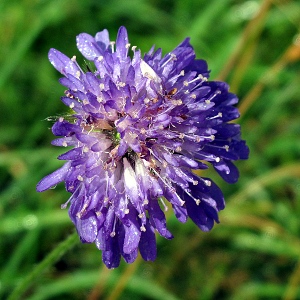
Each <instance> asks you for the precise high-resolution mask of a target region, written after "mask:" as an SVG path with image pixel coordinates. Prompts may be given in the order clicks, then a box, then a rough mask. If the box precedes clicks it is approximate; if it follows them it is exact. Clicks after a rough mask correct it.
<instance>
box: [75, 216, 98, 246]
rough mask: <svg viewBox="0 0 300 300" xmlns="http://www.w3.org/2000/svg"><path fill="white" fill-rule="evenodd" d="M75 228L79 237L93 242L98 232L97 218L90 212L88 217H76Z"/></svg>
mask: <svg viewBox="0 0 300 300" xmlns="http://www.w3.org/2000/svg"><path fill="white" fill-rule="evenodd" d="M76 228H77V231H78V234H79V235H80V237H81V239H82V240H84V241H85V242H87V243H93V242H94V241H95V239H96V237H97V234H98V227H97V219H96V217H95V215H94V214H92V213H90V214H89V217H86V216H85V217H84V218H83V219H81V218H76Z"/></svg>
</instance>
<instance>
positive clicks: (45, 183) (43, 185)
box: [36, 163, 70, 192]
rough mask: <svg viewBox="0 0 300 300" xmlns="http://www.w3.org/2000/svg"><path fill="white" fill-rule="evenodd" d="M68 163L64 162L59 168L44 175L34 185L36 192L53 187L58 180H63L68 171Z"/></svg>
mask: <svg viewBox="0 0 300 300" xmlns="http://www.w3.org/2000/svg"><path fill="white" fill-rule="evenodd" d="M69 168H70V163H66V164H64V165H63V166H62V167H61V168H60V169H58V170H56V171H54V172H53V173H51V174H49V175H47V176H46V177H44V178H43V179H42V180H41V181H40V182H39V183H38V184H37V186H36V190H37V191H38V192H43V191H45V190H48V189H50V188H51V187H54V186H55V185H57V184H58V183H59V182H61V181H63V180H65V178H66V175H67V173H68V171H69Z"/></svg>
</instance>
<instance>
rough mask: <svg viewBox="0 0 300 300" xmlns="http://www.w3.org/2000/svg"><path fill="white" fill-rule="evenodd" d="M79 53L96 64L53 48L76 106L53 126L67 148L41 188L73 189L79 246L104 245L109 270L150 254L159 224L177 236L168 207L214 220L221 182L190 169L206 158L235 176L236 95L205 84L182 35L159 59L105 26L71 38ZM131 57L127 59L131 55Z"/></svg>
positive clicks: (238, 146) (238, 151) (207, 222)
mask: <svg viewBox="0 0 300 300" xmlns="http://www.w3.org/2000/svg"><path fill="white" fill-rule="evenodd" d="M77 47H78V49H79V51H80V52H81V53H82V55H83V56H84V57H85V58H86V59H87V60H88V61H91V62H93V63H94V66H95V67H94V68H95V70H91V67H89V66H88V65H87V66H86V68H87V71H86V72H85V71H83V70H82V69H81V68H80V66H79V65H78V63H77V61H76V57H75V56H74V57H72V58H71V59H70V58H68V57H67V56H65V55H64V54H62V53H61V52H59V51H58V50H55V49H51V50H50V51H49V60H50V62H51V64H52V65H53V66H54V67H55V68H56V69H57V70H58V71H59V72H60V73H61V74H63V75H64V77H63V78H61V79H60V83H61V84H62V85H64V86H66V87H67V90H66V91H65V96H64V97H62V98H61V99H62V101H63V103H64V104H65V105H67V106H68V107H69V108H71V109H72V110H73V111H74V113H73V115H72V118H71V119H65V118H63V117H60V118H59V119H58V120H57V121H56V123H55V124H54V125H53V127H52V131H53V134H54V135H55V136H60V138H57V139H55V140H54V141H53V142H52V144H53V145H55V146H63V147H68V146H71V147H72V149H71V150H69V151H67V152H66V153H64V154H62V155H60V156H59V157H58V159H60V160H67V162H66V163H65V164H64V165H63V167H61V168H60V169H58V170H57V171H55V172H53V173H52V174H50V175H48V176H46V177H45V178H44V179H42V180H41V181H40V182H39V183H38V185H37V191H39V192H41V191H44V190H47V189H49V188H51V187H53V186H55V185H56V184H58V183H59V182H62V181H64V182H65V186H66V189H67V191H68V192H70V193H71V194H72V195H71V197H70V198H69V200H68V201H67V202H66V203H65V204H64V205H62V207H63V208H65V207H67V205H68V204H70V207H69V215H70V218H71V220H72V222H73V223H74V224H75V226H76V229H77V232H78V234H79V236H80V239H81V241H82V242H84V243H95V244H96V246H97V247H98V248H99V249H100V250H102V259H103V262H104V263H105V264H106V266H107V267H108V268H115V267H118V265H119V263H120V258H121V256H123V258H124V259H125V261H126V262H128V263H131V262H133V261H134V260H135V259H136V257H137V255H138V250H139V251H140V253H141V256H142V257H143V259H144V260H151V261H152V260H154V259H155V258H156V252H157V249H156V238H155V231H157V232H158V233H159V234H160V235H161V236H163V237H165V238H166V239H171V238H173V236H172V234H171V233H170V231H169V230H168V229H167V226H166V218H165V214H164V210H167V208H168V206H169V207H172V209H173V210H174V213H175V216H176V217H177V219H178V220H179V221H180V222H186V220H187V218H188V217H190V218H191V219H192V221H193V222H194V223H195V224H196V225H197V226H198V227H199V228H200V229H201V230H203V231H209V230H210V229H211V228H212V227H213V225H214V222H219V221H218V212H219V211H220V210H222V209H223V208H224V206H225V204H224V198H223V194H222V192H221V190H220V189H219V188H218V186H217V185H216V184H215V183H214V182H213V181H211V180H210V179H208V178H205V177H200V176H198V175H196V174H195V173H194V172H193V170H202V169H207V168H208V166H207V164H206V163H209V164H210V165H212V166H213V167H214V168H215V169H216V171H217V172H218V173H219V174H220V175H221V177H222V178H223V179H224V180H225V181H227V182H229V183H234V182H236V181H237V179H238V177H239V173H238V170H237V168H236V167H235V166H234V164H233V163H232V161H235V160H238V159H247V158H248V152H249V151H248V147H247V146H246V144H245V142H244V141H243V140H241V139H240V126H239V125H237V124H233V123H228V122H229V121H232V120H234V119H236V118H238V117H239V113H238V110H237V108H235V107H234V106H233V105H234V104H236V103H237V102H238V99H237V97H236V96H235V95H234V94H232V93H229V92H228V89H229V88H228V85H227V84H226V83H224V82H216V81H209V80H208V77H209V71H208V69H207V64H206V62H205V61H204V60H197V59H195V52H194V50H193V48H192V46H191V45H190V43H189V39H188V38H187V39H185V40H184V41H183V42H182V43H181V44H180V45H179V46H177V47H176V48H175V49H174V50H173V51H172V52H170V53H168V54H167V55H165V56H163V57H162V51H161V49H158V50H156V51H154V47H152V48H151V50H150V51H149V52H148V53H146V54H145V55H144V56H143V57H142V55H141V52H140V50H137V49H136V46H133V47H132V48H131V50H130V47H131V46H130V44H129V42H128V36H127V31H126V28H125V27H121V28H120V29H119V31H118V35H117V39H116V43H114V42H111V41H110V39H109V34H108V31H107V30H103V31H101V32H99V33H97V34H96V36H95V38H94V37H92V36H90V35H89V34H86V33H82V34H80V35H79V36H77ZM130 54H131V56H132V58H131V57H130Z"/></svg>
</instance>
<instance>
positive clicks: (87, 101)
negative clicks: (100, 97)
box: [82, 99, 90, 105]
mask: <svg viewBox="0 0 300 300" xmlns="http://www.w3.org/2000/svg"><path fill="white" fill-rule="evenodd" d="M82 103H83V105H87V104H90V102H89V100H87V99H83V101H82Z"/></svg>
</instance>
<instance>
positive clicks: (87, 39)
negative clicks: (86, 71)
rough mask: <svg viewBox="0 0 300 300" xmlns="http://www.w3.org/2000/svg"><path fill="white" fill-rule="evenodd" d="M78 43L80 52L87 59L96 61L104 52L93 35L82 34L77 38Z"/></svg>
mask: <svg viewBox="0 0 300 300" xmlns="http://www.w3.org/2000/svg"><path fill="white" fill-rule="evenodd" d="M76 41H77V48H78V50H79V51H80V52H81V54H82V55H83V56H84V57H85V58H86V59H88V60H94V59H95V58H96V57H98V56H101V54H102V50H101V48H100V47H99V46H98V45H97V42H96V40H95V39H94V38H93V37H92V36H91V35H89V34H87V33H81V34H79V35H78V36H77V37H76Z"/></svg>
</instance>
